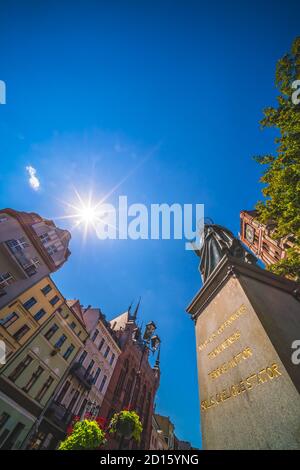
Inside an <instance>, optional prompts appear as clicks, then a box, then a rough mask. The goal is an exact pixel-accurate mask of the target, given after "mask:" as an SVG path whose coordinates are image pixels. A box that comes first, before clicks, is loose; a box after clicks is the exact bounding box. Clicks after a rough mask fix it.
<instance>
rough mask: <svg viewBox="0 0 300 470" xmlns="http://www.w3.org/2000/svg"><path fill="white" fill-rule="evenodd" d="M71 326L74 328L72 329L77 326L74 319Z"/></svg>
mask: <svg viewBox="0 0 300 470" xmlns="http://www.w3.org/2000/svg"><path fill="white" fill-rule="evenodd" d="M70 328H72V330H74V329H75V328H76V323H75V322H74V321H72V323H70Z"/></svg>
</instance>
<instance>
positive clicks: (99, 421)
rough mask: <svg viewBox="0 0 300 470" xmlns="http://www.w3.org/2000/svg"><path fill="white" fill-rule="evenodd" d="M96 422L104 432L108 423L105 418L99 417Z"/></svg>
mask: <svg viewBox="0 0 300 470" xmlns="http://www.w3.org/2000/svg"><path fill="white" fill-rule="evenodd" d="M95 421H96V423H97V424H98V426H99V428H100V429H102V430H103V429H104V428H105V426H106V423H107V421H106V419H105V418H103V417H102V416H97V418H96V419H95Z"/></svg>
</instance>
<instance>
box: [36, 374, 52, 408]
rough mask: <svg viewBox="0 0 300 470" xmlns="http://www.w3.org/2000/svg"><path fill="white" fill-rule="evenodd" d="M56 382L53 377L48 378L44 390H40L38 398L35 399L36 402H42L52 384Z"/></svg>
mask: <svg viewBox="0 0 300 470" xmlns="http://www.w3.org/2000/svg"><path fill="white" fill-rule="evenodd" d="M53 382H54V378H53V377H51V376H50V377H48V379H47V380H46V382H45V383H44V385H43V386H42V388H41V389H40V391H39V393H38V394H37V396H36V397H35V399H36V401H38V402H40V401H41V400H42V398H43V397H44V395H45V393H46V392H47V390H48V389H49V387H51V385H52V383H53Z"/></svg>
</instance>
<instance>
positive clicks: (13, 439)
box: [1, 423, 25, 450]
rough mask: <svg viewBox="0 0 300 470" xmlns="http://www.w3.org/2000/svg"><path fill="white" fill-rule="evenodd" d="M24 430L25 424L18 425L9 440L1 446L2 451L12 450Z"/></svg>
mask: <svg viewBox="0 0 300 470" xmlns="http://www.w3.org/2000/svg"><path fill="white" fill-rule="evenodd" d="M24 428H25V424H23V423H17V424H16V426H15V427H14V429H13V430H12V432H11V433H10V434H9V436H8V438H7V439H6V440H5V441H4V444H3V445H2V446H1V450H11V449H12V448H13V446H14V444H15V443H16V441H17V439H18V437H19V436H20V434H21V432H22V431H23V429H24ZM1 437H2V436H1ZM2 442H3V441H2Z"/></svg>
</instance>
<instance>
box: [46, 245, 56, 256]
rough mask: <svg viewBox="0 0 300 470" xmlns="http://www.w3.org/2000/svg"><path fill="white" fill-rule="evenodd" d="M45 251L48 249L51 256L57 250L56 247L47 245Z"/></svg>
mask: <svg viewBox="0 0 300 470" xmlns="http://www.w3.org/2000/svg"><path fill="white" fill-rule="evenodd" d="M47 251H48V254H49V255H50V256H52V255H54V254H55V253H57V252H58V249H57V248H56V246H54V245H50V246H48V247H47Z"/></svg>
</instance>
